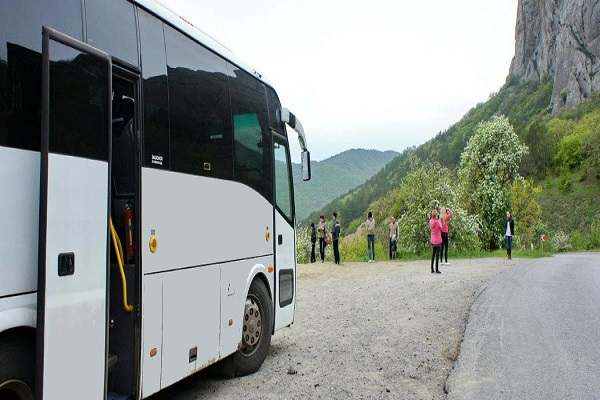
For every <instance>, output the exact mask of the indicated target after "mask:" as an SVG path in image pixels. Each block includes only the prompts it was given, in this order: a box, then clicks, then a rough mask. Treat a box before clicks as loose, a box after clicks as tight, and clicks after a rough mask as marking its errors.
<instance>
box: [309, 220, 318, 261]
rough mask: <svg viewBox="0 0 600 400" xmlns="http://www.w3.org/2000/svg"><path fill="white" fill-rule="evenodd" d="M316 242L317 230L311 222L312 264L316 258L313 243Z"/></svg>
mask: <svg viewBox="0 0 600 400" xmlns="http://www.w3.org/2000/svg"><path fill="white" fill-rule="evenodd" d="M316 242H317V228H315V224H314V223H313V222H311V223H310V243H311V249H310V262H311V263H314V262H315V261H317V256H316V255H315V243H316Z"/></svg>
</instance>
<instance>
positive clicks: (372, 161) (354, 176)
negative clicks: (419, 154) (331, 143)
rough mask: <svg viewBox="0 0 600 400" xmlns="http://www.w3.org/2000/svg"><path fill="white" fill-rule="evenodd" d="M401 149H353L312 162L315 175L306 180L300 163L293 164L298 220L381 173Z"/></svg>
mask: <svg viewBox="0 0 600 400" xmlns="http://www.w3.org/2000/svg"><path fill="white" fill-rule="evenodd" d="M397 155H398V153H396V152H395V151H378V150H365V149H352V150H347V151H344V152H342V153H340V154H337V155H335V156H333V157H330V158H328V159H326V160H323V161H313V162H312V163H311V169H312V179H311V180H310V181H308V182H303V181H302V173H301V169H300V164H293V165H292V172H293V175H294V193H295V198H296V215H297V218H298V221H301V220H303V219H304V218H306V217H307V216H308V215H309V214H310V212H312V211H314V210H318V209H320V208H321V207H323V206H324V205H326V204H327V203H329V202H330V201H332V200H333V199H335V198H336V197H338V196H340V195H341V194H343V193H346V192H348V191H349V190H350V189H354V188H355V187H357V186H358V185H360V184H361V183H364V182H365V181H366V180H367V179H369V178H370V177H371V176H373V175H374V174H375V173H377V172H378V171H379V170H381V168H383V167H384V166H385V165H386V164H387V163H388V162H390V161H391V160H392V159H394V157H396V156H397Z"/></svg>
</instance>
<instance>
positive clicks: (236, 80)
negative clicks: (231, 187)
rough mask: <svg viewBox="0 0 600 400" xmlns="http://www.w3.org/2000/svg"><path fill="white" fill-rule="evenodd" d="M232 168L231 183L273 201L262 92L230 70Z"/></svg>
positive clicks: (250, 79)
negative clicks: (244, 186)
mask: <svg viewBox="0 0 600 400" xmlns="http://www.w3.org/2000/svg"><path fill="white" fill-rule="evenodd" d="M230 87H231V111H232V114H233V126H234V141H235V150H234V153H235V156H234V158H235V163H234V164H235V165H234V179H235V180H236V181H238V182H242V183H245V184H247V185H249V186H250V187H252V188H254V189H256V190H257V191H258V192H259V193H260V194H262V195H263V196H264V197H265V198H267V199H268V200H269V201H271V200H272V197H273V178H272V157H271V155H272V153H271V151H272V150H271V149H272V145H271V130H270V129H269V118H268V115H267V102H266V96H265V89H264V86H263V85H262V83H260V82H259V81H258V80H256V79H254V78H253V77H252V76H250V74H248V73H246V72H244V71H242V70H240V69H237V68H234V69H233V76H231V77H230Z"/></svg>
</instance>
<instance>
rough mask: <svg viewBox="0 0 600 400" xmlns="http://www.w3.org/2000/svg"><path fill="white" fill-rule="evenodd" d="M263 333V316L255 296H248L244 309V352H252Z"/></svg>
mask: <svg viewBox="0 0 600 400" xmlns="http://www.w3.org/2000/svg"><path fill="white" fill-rule="evenodd" d="M261 333H262V316H261V313H260V309H259V307H258V304H257V302H256V300H255V299H254V298H251V297H248V299H247V300H246V307H245V309H244V325H243V327H242V352H243V353H244V354H246V355H248V354H251V353H252V352H254V350H255V349H256V347H257V345H258V343H259V342H260V336H261Z"/></svg>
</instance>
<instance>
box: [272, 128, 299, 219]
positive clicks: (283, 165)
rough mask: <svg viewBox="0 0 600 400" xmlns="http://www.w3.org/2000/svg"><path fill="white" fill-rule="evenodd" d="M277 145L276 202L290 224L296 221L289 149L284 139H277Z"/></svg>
mask: <svg viewBox="0 0 600 400" xmlns="http://www.w3.org/2000/svg"><path fill="white" fill-rule="evenodd" d="M274 147H275V204H277V208H278V209H279V210H280V211H281V213H282V214H283V216H284V217H285V218H286V219H287V220H288V222H289V223H290V225H292V224H293V221H294V213H293V207H292V182H291V181H290V163H289V159H290V158H289V150H288V148H287V146H286V145H285V144H284V141H279V140H278V141H277V142H275V144H274Z"/></svg>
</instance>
